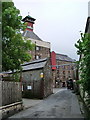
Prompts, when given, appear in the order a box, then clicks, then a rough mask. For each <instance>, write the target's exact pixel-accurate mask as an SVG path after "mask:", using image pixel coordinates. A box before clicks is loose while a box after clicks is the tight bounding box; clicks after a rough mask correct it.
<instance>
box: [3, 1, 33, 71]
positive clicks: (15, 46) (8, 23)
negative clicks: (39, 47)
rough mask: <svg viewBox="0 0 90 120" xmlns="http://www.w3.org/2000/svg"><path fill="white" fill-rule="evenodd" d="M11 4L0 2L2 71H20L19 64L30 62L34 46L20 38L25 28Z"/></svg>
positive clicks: (16, 10)
mask: <svg viewBox="0 0 90 120" xmlns="http://www.w3.org/2000/svg"><path fill="white" fill-rule="evenodd" d="M21 20H22V16H20V11H19V10H18V9H16V7H15V6H14V3H13V2H2V50H3V52H2V65H3V67H2V69H3V71H8V70H12V71H13V70H14V69H16V70H18V69H21V67H20V64H22V63H23V62H25V61H30V59H31V55H30V54H29V53H28V52H27V51H29V50H33V48H34V44H32V43H31V41H30V40H26V39H25V38H24V37H22V34H21V31H22V30H24V29H25V28H26V26H25V25H24V24H23V23H22V22H21Z"/></svg>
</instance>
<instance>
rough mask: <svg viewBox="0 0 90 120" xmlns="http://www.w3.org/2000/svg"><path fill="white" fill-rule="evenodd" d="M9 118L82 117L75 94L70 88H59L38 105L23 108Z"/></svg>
mask: <svg viewBox="0 0 90 120" xmlns="http://www.w3.org/2000/svg"><path fill="white" fill-rule="evenodd" d="M11 118H83V116H82V115H81V112H80V107H79V103H78V100H77V96H76V95H75V94H74V93H72V91H71V90H67V89H60V90H59V91H58V92H56V93H54V94H52V95H50V96H49V97H48V98H46V99H44V100H43V101H41V102H40V103H39V104H38V105H36V106H34V107H31V108H29V109H26V110H23V111H21V112H19V113H18V114H16V115H13V116H12V117H11Z"/></svg>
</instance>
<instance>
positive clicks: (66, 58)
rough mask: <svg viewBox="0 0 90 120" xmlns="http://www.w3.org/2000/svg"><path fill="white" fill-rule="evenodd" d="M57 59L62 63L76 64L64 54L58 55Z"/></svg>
mask: <svg viewBox="0 0 90 120" xmlns="http://www.w3.org/2000/svg"><path fill="white" fill-rule="evenodd" d="M56 59H57V60H61V61H67V62H75V60H74V59H71V58H70V57H68V56H67V55H64V54H56Z"/></svg>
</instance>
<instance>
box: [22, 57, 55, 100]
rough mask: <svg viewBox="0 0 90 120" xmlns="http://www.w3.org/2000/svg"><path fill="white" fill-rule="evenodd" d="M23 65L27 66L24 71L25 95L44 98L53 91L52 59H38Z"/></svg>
mask: <svg viewBox="0 0 90 120" xmlns="http://www.w3.org/2000/svg"><path fill="white" fill-rule="evenodd" d="M22 67H23V68H25V67H27V69H25V70H24V69H23V73H22V85H23V97H27V98H40V99H42V98H44V97H47V96H49V95H50V94H52V93H53V82H52V70H51V67H50V59H46V60H45V59H40V60H36V62H34V63H33V62H30V64H28V65H25V66H22ZM29 67H30V69H29ZM41 74H43V75H41Z"/></svg>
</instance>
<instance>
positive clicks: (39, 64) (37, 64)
mask: <svg viewBox="0 0 90 120" xmlns="http://www.w3.org/2000/svg"><path fill="white" fill-rule="evenodd" d="M46 62H47V58H45V59H39V60H35V61H32V62H26V63H24V64H22V69H23V71H26V70H34V69H39V68H43V67H44V66H45V65H46Z"/></svg>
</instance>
